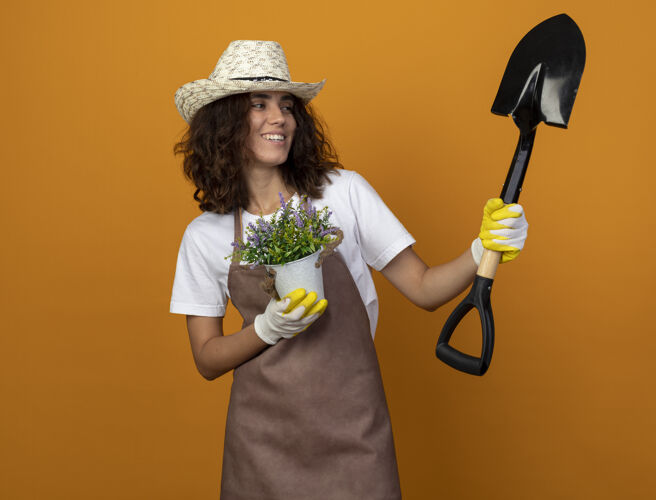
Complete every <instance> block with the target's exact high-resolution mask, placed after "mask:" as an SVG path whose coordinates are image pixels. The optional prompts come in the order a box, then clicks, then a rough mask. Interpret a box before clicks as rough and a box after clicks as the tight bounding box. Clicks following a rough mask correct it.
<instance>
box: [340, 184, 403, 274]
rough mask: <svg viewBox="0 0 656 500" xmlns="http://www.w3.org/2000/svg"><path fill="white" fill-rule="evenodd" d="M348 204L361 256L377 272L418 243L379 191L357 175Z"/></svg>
mask: <svg viewBox="0 0 656 500" xmlns="http://www.w3.org/2000/svg"><path fill="white" fill-rule="evenodd" d="M349 202H350V203H351V207H352V209H353V212H354V214H355V218H356V226H357V234H356V237H357V238H358V240H359V241H358V244H359V246H360V251H361V252H362V257H363V258H364V260H365V262H366V263H367V264H368V265H369V266H371V267H372V268H374V269H375V270H376V271H380V270H381V269H383V268H384V267H385V266H386V265H387V264H388V263H389V262H390V261H391V260H392V259H393V258H394V257H396V256H397V255H398V254H399V252H401V250H403V249H405V248H407V247H408V246H410V245H413V244H414V243H415V239H414V238H413V237H412V235H411V234H410V233H409V232H408V231H407V230H406V228H405V227H404V226H403V224H401V222H400V221H399V220H398V219H397V218H396V216H395V215H394V214H393V213H392V211H391V210H390V209H389V208H388V207H387V205H385V202H384V201H383V200H382V199H381V197H380V196H379V195H378V193H377V192H376V190H375V189H374V188H373V187H371V185H370V184H369V183H368V182H367V181H366V180H365V179H364V177H362V176H361V175H360V174H358V173H357V172H354V173H353V177H352V179H351V183H350V185H349Z"/></svg>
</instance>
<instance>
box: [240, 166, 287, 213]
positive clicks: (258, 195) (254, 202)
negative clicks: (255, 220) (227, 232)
mask: <svg viewBox="0 0 656 500" xmlns="http://www.w3.org/2000/svg"><path fill="white" fill-rule="evenodd" d="M244 173H245V174H246V175H245V177H246V185H247V186H248V206H247V207H246V210H248V211H249V212H250V213H252V214H258V215H259V214H262V215H267V214H270V213H273V212H274V211H275V210H276V209H277V208H280V196H279V195H278V193H282V195H283V197H284V198H285V201H287V200H288V199H289V198H290V197H291V196H292V195H293V194H294V191H293V190H292V189H291V188H289V187H288V186H287V185H286V184H285V182H284V181H283V180H282V175H281V174H280V169H279V168H278V167H275V168H271V167H268V168H257V167H246V168H245V169H244Z"/></svg>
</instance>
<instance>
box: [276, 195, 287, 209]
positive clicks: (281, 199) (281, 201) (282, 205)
mask: <svg viewBox="0 0 656 500" xmlns="http://www.w3.org/2000/svg"><path fill="white" fill-rule="evenodd" d="M278 196H280V206H281V207H282V209H283V210H285V209H286V208H287V203H285V198H284V197H283V195H282V193H278Z"/></svg>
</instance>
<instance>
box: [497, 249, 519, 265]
mask: <svg viewBox="0 0 656 500" xmlns="http://www.w3.org/2000/svg"><path fill="white" fill-rule="evenodd" d="M518 255H519V250H508V251H506V252H503V254H502V255H501V263H502V264H505V263H506V262H510V261H511V260H513V259H515V258H516V257H517V256H518Z"/></svg>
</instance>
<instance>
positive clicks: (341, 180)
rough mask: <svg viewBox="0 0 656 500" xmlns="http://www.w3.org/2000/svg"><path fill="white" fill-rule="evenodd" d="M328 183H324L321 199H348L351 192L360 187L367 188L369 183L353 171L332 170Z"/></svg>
mask: <svg viewBox="0 0 656 500" xmlns="http://www.w3.org/2000/svg"><path fill="white" fill-rule="evenodd" d="M328 181H329V182H328V183H326V185H325V187H324V191H323V196H322V198H324V199H331V198H336V199H340V198H348V197H349V196H350V194H351V191H352V190H353V189H354V188H355V189H358V188H359V187H361V186H369V183H368V182H367V181H366V180H365V178H364V177H362V175H360V174H359V173H358V172H356V171H355V170H345V169H339V170H332V171H331V172H330V173H329V174H328Z"/></svg>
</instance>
